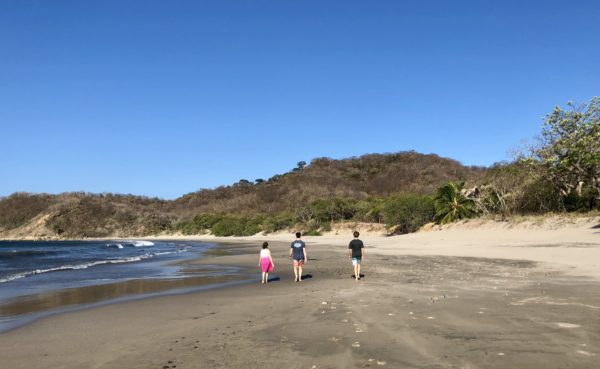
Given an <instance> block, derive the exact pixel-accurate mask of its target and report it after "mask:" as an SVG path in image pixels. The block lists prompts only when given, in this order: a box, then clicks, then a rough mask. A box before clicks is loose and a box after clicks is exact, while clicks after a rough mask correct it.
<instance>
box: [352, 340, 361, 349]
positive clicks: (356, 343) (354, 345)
mask: <svg viewBox="0 0 600 369" xmlns="http://www.w3.org/2000/svg"><path fill="white" fill-rule="evenodd" d="M352 347H355V348H358V347H360V342H358V341H356V342H354V343H353V344H352Z"/></svg>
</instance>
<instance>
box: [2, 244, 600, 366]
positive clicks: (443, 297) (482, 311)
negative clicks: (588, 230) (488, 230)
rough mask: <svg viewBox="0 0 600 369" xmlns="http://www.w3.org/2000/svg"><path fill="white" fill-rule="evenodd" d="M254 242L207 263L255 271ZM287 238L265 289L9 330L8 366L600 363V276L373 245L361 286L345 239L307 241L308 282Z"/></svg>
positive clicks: (5, 339)
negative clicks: (296, 269)
mask: <svg viewBox="0 0 600 369" xmlns="http://www.w3.org/2000/svg"><path fill="white" fill-rule="evenodd" d="M255 245H257V243H253V244H252V246H248V244H247V243H246V244H235V243H232V244H230V245H227V246H224V248H222V249H221V251H220V252H219V254H220V255H219V256H214V257H213V258H212V259H203V260H200V261H198V263H207V264H211V263H222V264H226V265H241V266H246V267H248V268H256V270H258V265H257V264H258V249H257V247H256V246H255ZM288 247H289V246H288V244H287V243H280V242H273V243H271V249H272V252H273V255H274V258H275V263H276V272H275V273H274V275H273V277H274V279H275V280H274V281H273V282H271V283H269V284H268V285H267V286H263V285H261V284H260V283H258V282H257V283H253V284H249V285H241V286H234V287H227V288H221V289H218V290H209V291H203V292H198V293H191V294H185V295H175V296H163V297H155V298H149V299H145V300H142V301H133V302H126V303H119V304H113V305H108V306H102V307H99V308H94V309H89V310H83V311H78V312H74V313H68V314H63V315H59V316H54V317H50V318H47V319H43V320H40V321H37V322H34V323H32V324H30V325H27V326H25V327H22V328H19V329H17V330H14V331H11V332H7V333H4V334H1V335H0V357H1V358H2V367H7V368H32V369H33V368H162V369H167V368H244V369H247V368H259V367H260V368H278V369H280V368H320V369H324V368H367V367H373V368H375V367H384V368H386V367H387V368H598V364H597V363H598V360H599V357H600V318H599V317H600V314H599V313H600V288H599V287H600V282H599V281H598V279H595V278H592V277H589V276H584V275H581V276H576V275H574V274H573V273H566V271H565V270H562V269H554V268H552V267H551V266H548V265H547V264H542V263H538V262H536V261H531V260H511V259H505V258H502V259H500V258H483V257H464V256H447V255H446V256H440V255H388V254H389V252H381V253H379V252H378V251H377V250H369V251H370V252H369V253H368V254H367V255H366V258H365V261H364V269H363V271H364V274H365V277H364V278H363V279H362V280H361V281H358V282H357V281H354V280H353V279H352V278H351V276H350V275H351V266H350V263H349V261H348V259H347V258H346V255H345V252H346V249H345V247H344V246H341V245H330V244H315V243H308V247H309V249H308V250H309V256H310V258H311V260H310V261H309V262H308V264H307V266H306V268H305V274H309V275H310V278H308V279H306V280H305V281H303V282H300V283H294V282H293V273H292V270H291V266H290V263H289V261H288V259H287V257H286V256H287V248H288ZM384 251H385V250H384ZM247 252H252V253H251V254H246V253H247Z"/></svg>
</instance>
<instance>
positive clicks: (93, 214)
mask: <svg viewBox="0 0 600 369" xmlns="http://www.w3.org/2000/svg"><path fill="white" fill-rule="evenodd" d="M485 172H486V169H485V168H481V167H467V166H464V165H461V164H460V163H459V162H457V161H455V160H451V159H447V158H442V157H439V156H437V155H424V154H419V153H416V152H401V153H395V154H370V155H364V156H361V157H355V158H349V159H342V160H334V159H328V158H318V159H314V160H312V161H311V162H310V164H308V165H306V164H305V163H304V162H300V163H298V167H296V168H294V169H293V170H292V171H290V172H288V173H284V174H281V175H275V176H273V177H271V178H269V179H253V180H240V181H239V182H237V183H235V184H233V185H230V186H222V187H218V188H216V189H205V190H201V191H198V192H193V193H189V194H186V195H184V196H182V197H180V198H178V199H176V200H172V201H167V200H161V199H158V198H147V197H141V196H134V195H115V194H89V193H65V194H60V195H47V194H26V193H16V194H13V195H11V196H9V197H6V198H3V199H1V200H0V238H2V237H5V238H6V237H57V236H58V237H70V238H77V237H113V236H114V237H125V236H141V235H149V234H154V233H159V232H164V231H174V230H175V226H176V224H178V222H181V221H185V220H187V219H191V218H192V217H194V216H196V215H199V214H207V213H218V214H246V215H257V214H261V215H265V216H272V215H276V214H280V213H282V212H286V211H287V212H294V211H296V210H298V209H300V208H302V207H303V206H306V205H308V204H310V203H312V202H314V201H315V200H319V199H328V198H333V197H339V198H346V199H354V200H364V199H366V198H369V197H372V196H386V195H389V194H392V193H396V192H405V193H416V194H431V193H433V192H434V191H435V189H436V188H437V187H438V186H440V185H441V184H442V183H444V182H447V181H465V182H467V183H469V182H475V181H476V180H477V179H478V178H480V177H481V176H483V175H484V174H485Z"/></svg>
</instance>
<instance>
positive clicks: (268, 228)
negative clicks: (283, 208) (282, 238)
mask: <svg viewBox="0 0 600 369" xmlns="http://www.w3.org/2000/svg"><path fill="white" fill-rule="evenodd" d="M296 219H297V218H296V216H295V215H294V214H293V213H290V212H284V213H281V214H278V215H276V216H271V217H268V218H266V219H265V220H264V222H263V224H262V229H263V231H265V232H267V233H271V232H276V231H280V230H282V229H288V228H291V227H292V226H294V224H295V223H296Z"/></svg>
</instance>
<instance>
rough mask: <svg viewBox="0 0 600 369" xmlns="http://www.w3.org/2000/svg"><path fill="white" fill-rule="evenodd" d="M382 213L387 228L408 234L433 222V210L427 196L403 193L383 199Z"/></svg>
mask: <svg viewBox="0 0 600 369" xmlns="http://www.w3.org/2000/svg"><path fill="white" fill-rule="evenodd" d="M382 213H383V217H384V219H385V222H386V225H387V226H388V228H392V227H397V228H396V231H397V232H398V233H409V232H414V231H416V230H418V229H419V228H420V227H421V226H423V225H424V224H426V223H429V222H431V221H433V218H434V216H435V208H434V205H433V200H432V199H431V197H429V196H422V195H416V194H408V193H403V194H396V195H391V196H389V197H388V198H387V199H385V202H384V204H383V210H382Z"/></svg>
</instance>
